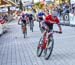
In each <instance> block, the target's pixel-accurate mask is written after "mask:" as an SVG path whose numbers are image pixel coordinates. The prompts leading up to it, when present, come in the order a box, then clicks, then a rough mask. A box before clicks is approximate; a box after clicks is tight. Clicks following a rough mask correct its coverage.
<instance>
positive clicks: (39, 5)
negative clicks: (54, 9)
mask: <svg viewBox="0 0 75 65" xmlns="http://www.w3.org/2000/svg"><path fill="white" fill-rule="evenodd" d="M35 6H37V7H38V8H39V9H42V8H43V6H44V4H41V3H40V2H37V3H35Z"/></svg>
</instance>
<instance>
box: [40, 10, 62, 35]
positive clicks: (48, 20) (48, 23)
mask: <svg viewBox="0 0 75 65" xmlns="http://www.w3.org/2000/svg"><path fill="white" fill-rule="evenodd" d="M46 14H47V16H46V17H45V22H44V23H45V25H44V28H45V29H47V30H48V32H49V33H48V36H49V35H50V34H51V32H53V24H57V25H58V27H59V33H62V28H61V26H60V24H59V23H60V21H59V19H58V17H57V13H56V11H52V14H49V13H48V12H47V13H46ZM42 23H43V22H42ZM41 25H42V24H41ZM44 33H45V32H44Z"/></svg>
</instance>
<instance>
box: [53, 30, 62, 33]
mask: <svg viewBox="0 0 75 65" xmlns="http://www.w3.org/2000/svg"><path fill="white" fill-rule="evenodd" d="M53 33H59V34H62V32H60V31H53Z"/></svg>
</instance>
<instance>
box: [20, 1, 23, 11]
mask: <svg viewBox="0 0 75 65" xmlns="http://www.w3.org/2000/svg"><path fill="white" fill-rule="evenodd" d="M19 8H20V10H23V4H22V1H21V0H20V2H19Z"/></svg>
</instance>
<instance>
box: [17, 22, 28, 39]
mask: <svg viewBox="0 0 75 65" xmlns="http://www.w3.org/2000/svg"><path fill="white" fill-rule="evenodd" d="M18 24H19V25H21V28H22V32H23V35H24V38H25V37H26V36H27V27H26V24H24V23H22V22H21V23H18Z"/></svg>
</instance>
